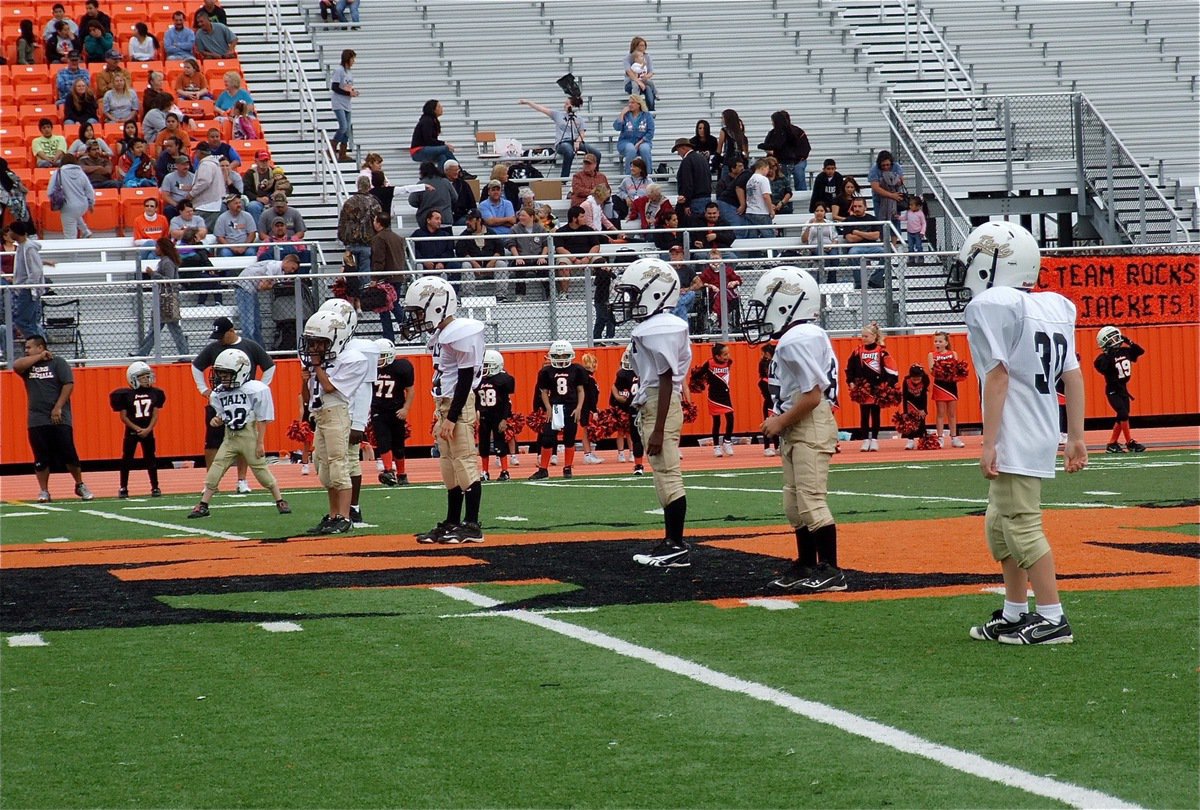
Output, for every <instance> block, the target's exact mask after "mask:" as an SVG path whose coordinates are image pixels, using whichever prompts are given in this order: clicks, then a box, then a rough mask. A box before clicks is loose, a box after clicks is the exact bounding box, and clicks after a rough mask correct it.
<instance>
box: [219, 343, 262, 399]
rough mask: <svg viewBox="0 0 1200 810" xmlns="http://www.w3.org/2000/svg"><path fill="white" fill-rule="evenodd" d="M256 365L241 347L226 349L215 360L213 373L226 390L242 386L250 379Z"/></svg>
mask: <svg viewBox="0 0 1200 810" xmlns="http://www.w3.org/2000/svg"><path fill="white" fill-rule="evenodd" d="M253 370H254V366H252V365H251V364H250V358H249V357H247V356H246V353H245V352H244V351H242V350H241V349H226V350H225V351H223V352H221V353H220V354H218V355H217V359H216V360H215V361H213V375H214V376H215V377H216V378H217V383H218V384H219V385H220V386H221V387H222V388H225V389H226V390H231V389H234V388H241V387H242V385H243V384H244V383H245V382H246V381H247V380H249V379H250V372H251V371H253Z"/></svg>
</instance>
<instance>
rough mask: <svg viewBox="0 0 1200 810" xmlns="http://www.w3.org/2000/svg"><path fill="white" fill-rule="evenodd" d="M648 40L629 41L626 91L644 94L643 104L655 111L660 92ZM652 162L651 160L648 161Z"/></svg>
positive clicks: (626, 60)
mask: <svg viewBox="0 0 1200 810" xmlns="http://www.w3.org/2000/svg"><path fill="white" fill-rule="evenodd" d="M646 48H647V44H646V40H644V39H642V38H641V37H634V38H633V39H631V40H630V41H629V53H627V54H626V55H625V62H624V67H625V92H626V93H632V94H636V95H639V96H642V97H644V98H645V99H646V101H645V103H644V104H643V105H642V106H643V107H644V108H645V109H646V110H648V111H649V112H654V104H655V100H656V99H657V98H658V92H657V90H656V89H655V87H654V61H653V60H652V59H651V58H650V55H649V54H648V53H646ZM646 162H647V163H650V161H649V160H647V161H646Z"/></svg>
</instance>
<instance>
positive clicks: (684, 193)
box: [671, 138, 712, 221]
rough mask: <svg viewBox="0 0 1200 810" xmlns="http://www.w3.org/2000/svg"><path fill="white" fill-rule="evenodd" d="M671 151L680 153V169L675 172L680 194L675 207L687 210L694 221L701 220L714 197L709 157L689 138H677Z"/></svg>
mask: <svg viewBox="0 0 1200 810" xmlns="http://www.w3.org/2000/svg"><path fill="white" fill-rule="evenodd" d="M671 151H672V152H678V153H679V169H678V170H676V172H675V182H676V185H677V186H678V188H679V196H678V197H676V199H675V208H676V210H679V211H683V210H687V211H688V212H689V213H690V214H691V218H692V220H693V221H699V220H700V219H702V218H703V217H704V209H705V207H706V206H707V205H708V201H709V199H711V197H712V173H711V172H710V171H709V168H708V159H707V158H705V157H704V155H703V154H701V153H700V152H697V151H696V150H695V149H694V148H693V147H692V142H691V141H690V140H688V139H687V138H676V139H675V145H674V146H672V147H671Z"/></svg>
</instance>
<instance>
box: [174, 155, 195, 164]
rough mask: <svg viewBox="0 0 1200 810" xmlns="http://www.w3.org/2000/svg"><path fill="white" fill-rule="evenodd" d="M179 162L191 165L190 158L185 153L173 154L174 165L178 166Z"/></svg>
mask: <svg viewBox="0 0 1200 810" xmlns="http://www.w3.org/2000/svg"><path fill="white" fill-rule="evenodd" d="M180 163H185V164H187V165H188V166H191V165H192V159H191V158H190V157H188V156H187V155H176V156H175V165H176V166H178V165H179V164H180Z"/></svg>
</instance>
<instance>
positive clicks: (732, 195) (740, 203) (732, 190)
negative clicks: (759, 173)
mask: <svg viewBox="0 0 1200 810" xmlns="http://www.w3.org/2000/svg"><path fill="white" fill-rule="evenodd" d="M749 179H750V170H749V169H747V168H746V162H745V161H744V160H742V159H741V158H738V159H737V160H735V161H734V162H733V165H732V166H724V165H722V167H721V179H720V180H718V181H717V188H716V203H717V206H718V207H719V208H720V209H721V216H722V217H724V218H725V220H726V221H727V222H729V224H731V225H743V224H745V220H743V219H742V212H744V211H745V210H746V183H747V181H749Z"/></svg>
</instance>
